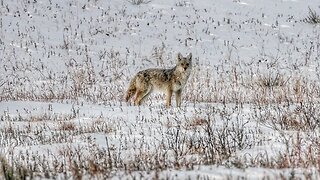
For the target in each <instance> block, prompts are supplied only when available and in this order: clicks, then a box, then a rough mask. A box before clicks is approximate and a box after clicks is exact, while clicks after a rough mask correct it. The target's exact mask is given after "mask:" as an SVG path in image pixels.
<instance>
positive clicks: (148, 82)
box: [125, 53, 192, 108]
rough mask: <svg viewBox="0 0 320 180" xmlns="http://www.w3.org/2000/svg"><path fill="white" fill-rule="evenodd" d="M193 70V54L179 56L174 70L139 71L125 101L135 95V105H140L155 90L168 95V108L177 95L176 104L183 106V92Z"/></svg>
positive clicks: (133, 79) (131, 83)
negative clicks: (173, 94) (173, 97)
mask: <svg viewBox="0 0 320 180" xmlns="http://www.w3.org/2000/svg"><path fill="white" fill-rule="evenodd" d="M191 68H192V54H191V53H190V54H189V55H188V56H187V57H183V56H182V55H181V53H178V56H177V65H176V66H175V67H173V68H172V69H146V70H143V71H139V72H138V73H137V74H136V75H135V76H134V77H133V78H132V80H131V82H130V85H129V88H128V90H127V93H126V95H125V100H126V101H129V100H130V98H131V97H132V96H134V95H135V98H134V105H140V104H141V103H142V102H143V101H144V100H145V99H146V98H147V97H148V96H149V95H150V94H151V92H152V91H153V90H158V91H162V92H164V93H166V94H167V97H166V107H167V108H168V107H170V106H171V96H172V93H173V92H174V93H175V96H176V104H177V106H178V107H180V105H181V92H182V89H183V87H184V86H185V85H186V83H187V80H188V78H189V76H190V73H191Z"/></svg>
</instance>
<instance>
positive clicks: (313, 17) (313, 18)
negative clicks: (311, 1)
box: [304, 7, 320, 24]
mask: <svg viewBox="0 0 320 180" xmlns="http://www.w3.org/2000/svg"><path fill="white" fill-rule="evenodd" d="M304 22H306V23H310V24H319V23H320V16H319V15H318V14H317V12H316V11H314V10H312V9H311V8H310V7H309V15H308V16H307V17H306V18H305V19H304Z"/></svg>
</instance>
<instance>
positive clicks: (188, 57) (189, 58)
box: [187, 53, 192, 61]
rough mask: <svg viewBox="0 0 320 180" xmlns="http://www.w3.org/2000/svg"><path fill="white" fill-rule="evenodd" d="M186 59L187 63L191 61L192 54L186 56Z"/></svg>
mask: <svg viewBox="0 0 320 180" xmlns="http://www.w3.org/2000/svg"><path fill="white" fill-rule="evenodd" d="M187 59H188V60H189V61H191V60H192V53H189V55H188V56H187Z"/></svg>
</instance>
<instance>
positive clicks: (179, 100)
mask: <svg viewBox="0 0 320 180" xmlns="http://www.w3.org/2000/svg"><path fill="white" fill-rule="evenodd" d="M181 92H182V91H181V89H180V90H178V91H176V92H175V95H176V104H177V106H178V107H180V106H181Z"/></svg>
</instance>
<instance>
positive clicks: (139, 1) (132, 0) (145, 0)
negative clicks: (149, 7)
mask: <svg viewBox="0 0 320 180" xmlns="http://www.w3.org/2000/svg"><path fill="white" fill-rule="evenodd" d="M128 1H129V2H130V3H131V4H133V5H140V4H148V3H149V2H151V0H128Z"/></svg>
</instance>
